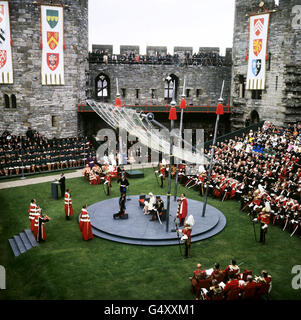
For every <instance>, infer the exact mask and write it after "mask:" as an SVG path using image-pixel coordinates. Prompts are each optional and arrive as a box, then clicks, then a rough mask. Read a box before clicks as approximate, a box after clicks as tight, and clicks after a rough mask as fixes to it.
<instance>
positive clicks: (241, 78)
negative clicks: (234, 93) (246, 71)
mask: <svg viewBox="0 0 301 320" xmlns="http://www.w3.org/2000/svg"><path fill="white" fill-rule="evenodd" d="M239 97H240V98H244V97H245V77H244V76H243V75H241V74H240V75H239Z"/></svg>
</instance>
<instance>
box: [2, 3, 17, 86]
mask: <svg viewBox="0 0 301 320" xmlns="http://www.w3.org/2000/svg"><path fill="white" fill-rule="evenodd" d="M11 46H12V40H11V33H10V16H9V3H8V1H0V84H12V83H14V78H13V62H12V50H11Z"/></svg>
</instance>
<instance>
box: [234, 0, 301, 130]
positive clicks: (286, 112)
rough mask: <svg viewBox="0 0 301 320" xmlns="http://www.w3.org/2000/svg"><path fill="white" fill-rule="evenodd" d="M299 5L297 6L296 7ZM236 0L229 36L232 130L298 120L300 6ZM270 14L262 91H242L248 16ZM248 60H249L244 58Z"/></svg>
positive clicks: (293, 1) (293, 0)
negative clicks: (253, 125) (264, 82)
mask: <svg viewBox="0 0 301 320" xmlns="http://www.w3.org/2000/svg"><path fill="white" fill-rule="evenodd" d="M298 3H299V5H298ZM259 4H260V1H254V0H253V1H249V0H236V4H235V22H234V33H233V51H232V52H233V56H232V57H233V69H232V85H231V95H232V98H231V99H232V105H233V114H232V119H231V120H232V127H233V128H239V127H244V126H245V125H246V124H249V123H253V122H257V121H259V120H260V121H261V120H269V121H272V122H273V123H275V124H276V125H283V124H285V123H289V122H294V121H298V120H301V102H300V98H301V93H300V91H299V90H301V87H300V86H301V79H300V76H301V73H300V68H301V60H300V59H301V50H300V45H301V44H300V39H301V26H300V20H299V18H298V16H299V15H300V17H301V4H300V1H297V0H279V1H274V0H266V1H264V5H263V6H262V7H260V6H259ZM266 11H270V12H271V13H270V23H269V33H268V47H267V55H266V69H265V70H266V77H265V80H266V85H265V89H264V90H246V77H247V70H248V61H247V60H246V54H247V53H248V39H249V15H250V14H253V13H256V12H266ZM248 58H249V57H248Z"/></svg>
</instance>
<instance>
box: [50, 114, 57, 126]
mask: <svg viewBox="0 0 301 320" xmlns="http://www.w3.org/2000/svg"><path fill="white" fill-rule="evenodd" d="M51 126H52V127H53V128H57V126H58V121H57V116H51Z"/></svg>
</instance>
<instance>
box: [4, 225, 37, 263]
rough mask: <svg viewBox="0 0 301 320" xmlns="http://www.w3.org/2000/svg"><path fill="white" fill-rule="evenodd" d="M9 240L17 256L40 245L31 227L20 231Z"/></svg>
mask: <svg viewBox="0 0 301 320" xmlns="http://www.w3.org/2000/svg"><path fill="white" fill-rule="evenodd" d="M8 242H9V244H10V247H11V249H12V251H13V254H14V256H15V257H18V256H19V255H20V254H22V253H25V252H26V251H28V250H30V249H31V248H33V247H36V246H38V243H37V241H36V239H35V238H34V236H33V234H32V232H31V231H30V230H29V229H26V230H24V232H20V233H19V234H18V235H15V236H13V237H12V238H10V239H8Z"/></svg>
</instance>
